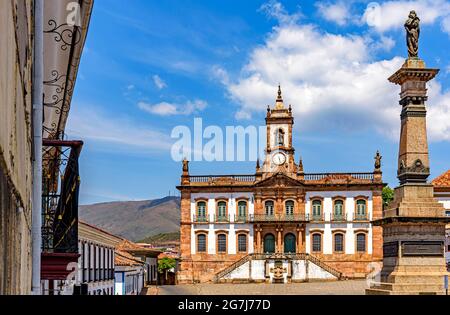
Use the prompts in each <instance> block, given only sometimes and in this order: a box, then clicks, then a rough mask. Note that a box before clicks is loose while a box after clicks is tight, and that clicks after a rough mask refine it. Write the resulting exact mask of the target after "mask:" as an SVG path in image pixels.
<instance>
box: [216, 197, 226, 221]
mask: <svg viewBox="0 0 450 315" xmlns="http://www.w3.org/2000/svg"><path fill="white" fill-rule="evenodd" d="M226 218H227V203H226V202H225V201H219V202H218V203H217V221H218V222H223V221H226Z"/></svg>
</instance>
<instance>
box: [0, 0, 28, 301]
mask: <svg viewBox="0 0 450 315" xmlns="http://www.w3.org/2000/svg"><path fill="white" fill-rule="evenodd" d="M32 3H33V1H31V0H29V1H28V0H23V1H20V0H7V1H0V30H1V32H0V69H1V71H0V239H1V243H0V259H1V263H0V294H29V293H30V291H31V193H32V127H31V112H32V100H31V84H32V82H31V81H32V61H33V58H32V56H33V46H32V29H33V28H32Z"/></svg>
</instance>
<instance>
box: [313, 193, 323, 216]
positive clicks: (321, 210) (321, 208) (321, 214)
mask: <svg viewBox="0 0 450 315" xmlns="http://www.w3.org/2000/svg"><path fill="white" fill-rule="evenodd" d="M317 202H319V203H320V208H319V210H320V214H318V215H315V214H314V209H316V208H315V203H317ZM323 212H324V210H323V198H322V197H313V198H311V218H312V219H313V220H314V219H320V220H323V215H324V213H323Z"/></svg>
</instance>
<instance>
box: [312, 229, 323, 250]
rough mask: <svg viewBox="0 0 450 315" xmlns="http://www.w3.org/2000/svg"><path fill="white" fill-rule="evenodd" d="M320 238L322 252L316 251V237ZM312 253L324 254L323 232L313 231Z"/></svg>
mask: <svg viewBox="0 0 450 315" xmlns="http://www.w3.org/2000/svg"><path fill="white" fill-rule="evenodd" d="M316 235H318V236H320V250H318V251H316V250H314V236H316ZM311 253H316V254H317V253H323V231H312V232H311Z"/></svg>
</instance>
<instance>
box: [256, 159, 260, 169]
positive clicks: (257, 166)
mask: <svg viewBox="0 0 450 315" xmlns="http://www.w3.org/2000/svg"><path fill="white" fill-rule="evenodd" d="M259 163H260V162H259V157H258V159H257V160H256V171H257V172H259V170H260V169H261V166H260V164H259Z"/></svg>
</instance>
